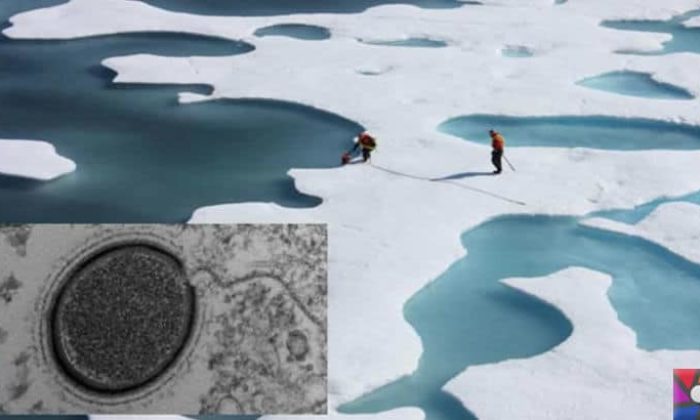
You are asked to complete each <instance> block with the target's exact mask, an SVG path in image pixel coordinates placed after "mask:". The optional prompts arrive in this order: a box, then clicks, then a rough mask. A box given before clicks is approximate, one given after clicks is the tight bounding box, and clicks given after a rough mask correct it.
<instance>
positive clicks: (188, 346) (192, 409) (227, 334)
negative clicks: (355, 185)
mask: <svg viewBox="0 0 700 420" xmlns="http://www.w3.org/2000/svg"><path fill="white" fill-rule="evenodd" d="M326 279H327V233H326V227H325V225H320V224H267V225H253V224H240V225H138V224H124V225H109V224H103V225H77V224H75V225H54V224H37V225H3V226H0V414H71V413H113V414H147V413H154V414H155V413H181V414H281V413H285V414H295V413H299V414H301V413H307V414H320V413H325V412H326V404H327V403H326V400H327V392H326V385H327V358H326V341H327V331H326V303H327V283H326Z"/></svg>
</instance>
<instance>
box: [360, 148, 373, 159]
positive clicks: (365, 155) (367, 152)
mask: <svg viewBox="0 0 700 420" xmlns="http://www.w3.org/2000/svg"><path fill="white" fill-rule="evenodd" d="M371 153H372V151H371V150H370V149H365V148H363V149H362V160H363V161H365V162H367V161H368V160H369V158H370V154H371Z"/></svg>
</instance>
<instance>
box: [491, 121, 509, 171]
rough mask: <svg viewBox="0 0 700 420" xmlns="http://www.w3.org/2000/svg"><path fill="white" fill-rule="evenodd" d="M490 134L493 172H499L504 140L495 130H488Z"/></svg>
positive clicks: (501, 168)
mask: <svg viewBox="0 0 700 420" xmlns="http://www.w3.org/2000/svg"><path fill="white" fill-rule="evenodd" d="M489 135H490V136H491V163H493V166H495V167H496V170H495V171H493V173H494V174H500V173H501V171H502V170H503V167H502V166H501V159H502V158H503V150H504V149H505V146H506V140H505V139H504V138H503V136H502V135H501V134H500V133H498V132H497V131H495V130H489Z"/></svg>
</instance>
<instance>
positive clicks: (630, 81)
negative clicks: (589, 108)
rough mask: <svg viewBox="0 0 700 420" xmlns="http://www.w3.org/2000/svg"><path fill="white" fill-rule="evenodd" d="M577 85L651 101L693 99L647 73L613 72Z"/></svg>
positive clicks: (687, 93)
mask: <svg viewBox="0 0 700 420" xmlns="http://www.w3.org/2000/svg"><path fill="white" fill-rule="evenodd" d="M578 84H579V85H581V86H585V87H587V88H591V89H597V90H602V91H605V92H611V93H617V94H619V95H627V96H638V97H641V98H652V99H694V98H695V97H694V96H693V95H692V94H691V93H690V92H688V91H687V90H685V89H683V88H680V87H678V86H675V85H672V84H669V83H662V82H657V81H656V80H654V79H653V78H652V77H651V75H650V74H648V73H639V72H634V71H615V72H610V73H605V74H601V75H599V76H594V77H589V78H586V79H583V80H581V81H579V82H578Z"/></svg>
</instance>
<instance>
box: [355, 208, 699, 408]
mask: <svg viewBox="0 0 700 420" xmlns="http://www.w3.org/2000/svg"><path fill="white" fill-rule="evenodd" d="M579 221H580V219H577V218H574V217H545V216H511V217H500V218H497V219H494V220H492V221H489V222H487V223H484V224H483V225H481V226H478V227H476V228H475V229H472V230H470V231H468V232H466V233H465V234H464V235H463V236H462V243H463V245H464V247H465V248H466V249H467V250H468V255H467V256H466V257H465V258H463V259H461V260H459V261H457V262H456V263H454V264H453V265H452V266H450V267H449V268H448V269H447V271H445V273H443V274H442V275H441V276H440V277H438V278H437V279H435V280H434V281H433V282H431V283H429V284H428V285H426V286H425V287H424V288H423V289H422V290H420V291H419V292H418V293H416V294H415V295H414V296H413V297H412V298H411V299H410V300H409V301H408V302H407V303H406V305H405V307H404V316H405V318H406V320H407V321H408V322H409V323H410V324H411V325H412V326H413V328H415V330H416V332H417V333H418V335H419V336H420V338H421V342H422V344H423V354H422V356H421V358H420V361H419V366H418V369H417V370H416V371H415V372H413V373H412V374H411V375H409V376H406V377H403V378H400V379H399V380H397V381H395V382H393V383H390V384H388V385H386V386H384V387H382V388H379V389H377V390H375V391H373V392H371V393H369V394H367V395H365V396H363V397H360V398H359V399H357V400H355V401H353V402H351V403H349V404H345V405H344V406H342V407H341V410H342V411H343V412H346V413H363V412H377V411H384V410H389V409H392V408H397V407H401V406H417V407H420V408H421V409H423V410H424V411H425V412H426V414H427V418H428V419H430V420H438V419H439V420H447V419H469V418H473V415H472V414H471V413H470V412H469V411H468V408H465V407H464V406H463V405H462V404H461V403H460V402H459V401H458V400H456V399H455V398H454V397H452V396H450V395H449V394H447V393H445V392H443V391H441V388H442V387H443V386H444V385H445V383H446V382H447V381H449V380H450V379H451V378H453V377H454V376H456V375H458V374H459V373H460V372H462V371H464V369H466V368H467V367H468V366H473V365H478V364H485V363H493V362H498V361H502V360H506V359H511V358H524V357H531V356H534V355H536V354H539V353H543V352H546V351H547V350H549V349H551V348H552V347H554V346H556V345H557V344H559V343H561V342H562V341H563V340H565V339H566V338H567V337H568V336H569V335H570V334H571V331H572V326H571V324H570V323H569V321H568V320H567V319H566V318H565V317H564V316H563V315H562V314H561V313H560V312H559V311H558V310H556V309H555V308H553V307H551V306H550V305H548V304H546V303H544V302H542V301H539V300H538V299H536V298H534V297H531V296H529V295H526V294H524V293H521V292H518V291H516V290H514V289H511V288H509V287H507V286H505V285H503V284H501V283H500V282H499V280H502V279H505V278H510V277H540V276H545V275H548V274H551V273H554V272H556V271H559V270H562V269H564V268H567V267H571V266H580V267H587V268H590V269H593V270H597V271H600V272H603V273H608V274H609V275H611V276H612V277H613V285H612V287H611V289H610V290H609V293H608V296H609V298H610V301H611V303H612V305H613V306H614V308H615V310H616V311H617V313H618V316H619V319H620V320H621V321H622V322H623V323H625V324H626V325H628V326H629V327H631V328H632V329H633V330H634V331H635V332H636V334H637V344H638V346H639V347H640V348H642V349H647V350H656V349H700V336H698V335H697V334H694V333H691V332H692V331H695V326H696V325H698V323H699V322H700V311H695V310H694V308H696V307H697V300H698V297H699V296H700V266H698V265H697V264H693V263H691V262H689V261H688V260H685V259H683V258H681V257H679V256H678V255H676V254H673V253H671V252H670V251H668V250H667V249H665V248H663V247H660V246H658V245H655V244H653V243H651V242H649V241H646V240H643V239H639V238H635V237H630V236H625V235H620V234H615V233H610V232H605V231H601V230H597V229H594V228H589V227H586V226H583V225H581V224H579ZM571 293H576V291H575V290H572V291H571ZM484 386H494V384H485V385H484Z"/></svg>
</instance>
